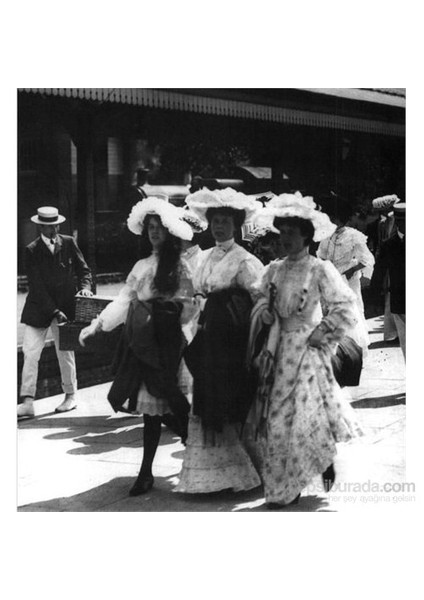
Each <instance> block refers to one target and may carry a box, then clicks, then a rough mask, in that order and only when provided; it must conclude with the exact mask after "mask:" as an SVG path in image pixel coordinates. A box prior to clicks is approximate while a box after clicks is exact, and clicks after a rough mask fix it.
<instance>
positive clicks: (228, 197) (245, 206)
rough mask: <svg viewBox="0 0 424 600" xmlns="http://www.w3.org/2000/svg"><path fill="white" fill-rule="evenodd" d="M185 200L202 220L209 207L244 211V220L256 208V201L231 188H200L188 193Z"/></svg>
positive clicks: (249, 216)
mask: <svg viewBox="0 0 424 600" xmlns="http://www.w3.org/2000/svg"><path fill="white" fill-rule="evenodd" d="M185 202H186V204H187V206H188V207H189V208H190V209H191V210H192V211H193V212H194V213H196V214H197V215H198V216H199V217H200V218H201V219H202V220H203V221H206V220H207V219H206V212H207V211H208V209H209V208H215V209H216V208H232V209H233V210H240V211H244V213H245V220H248V219H250V218H251V216H252V215H253V214H254V213H255V212H256V210H257V205H256V201H255V200H254V199H253V198H252V197H249V196H246V194H243V193H242V192H237V191H236V190H233V188H225V189H223V190H213V191H211V190H209V189H207V188H202V189H201V190H198V191H197V192H194V193H193V194H189V195H188V196H187V197H186V199H185Z"/></svg>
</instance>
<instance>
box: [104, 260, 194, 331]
mask: <svg viewBox="0 0 424 600" xmlns="http://www.w3.org/2000/svg"><path fill="white" fill-rule="evenodd" d="M158 262H159V258H158V255H157V254H156V253H153V254H151V255H150V256H149V257H148V258H143V259H141V260H139V261H137V262H136V263H135V265H134V266H133V268H132V270H131V272H130V273H129V275H128V277H127V280H126V282H125V285H124V287H123V288H122V289H121V290H120V292H119V294H118V296H117V297H116V298H115V300H113V301H112V302H111V303H110V304H108V305H107V306H106V308H105V309H104V310H103V311H102V312H101V313H100V315H99V319H100V321H101V324H102V329H103V331H111V330H112V329H115V327H117V326H118V325H121V324H122V323H124V322H125V320H126V318H127V314H128V308H129V305H130V303H131V301H132V300H134V299H135V298H138V299H139V300H151V299H153V298H158V297H161V298H163V297H164V295H163V294H159V293H158V292H157V291H156V290H155V289H154V287H153V279H154V277H155V274H156V270H157V266H158ZM181 264H182V271H181V275H180V285H179V288H178V290H177V292H176V293H175V294H172V296H171V295H169V296H168V298H172V299H173V300H179V301H181V302H183V305H184V308H183V312H182V314H181V323H182V324H184V323H187V322H188V321H189V320H190V319H191V318H192V317H193V315H194V314H195V312H196V310H197V308H196V307H195V305H194V304H193V294H194V290H193V284H192V275H191V270H190V267H189V266H188V264H187V262H186V261H184V260H183V259H181Z"/></svg>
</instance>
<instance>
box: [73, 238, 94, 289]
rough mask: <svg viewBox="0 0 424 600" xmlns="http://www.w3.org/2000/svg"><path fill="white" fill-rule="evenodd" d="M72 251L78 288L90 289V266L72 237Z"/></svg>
mask: <svg viewBox="0 0 424 600" xmlns="http://www.w3.org/2000/svg"><path fill="white" fill-rule="evenodd" d="M72 253H73V257H74V260H75V263H74V264H75V272H76V274H77V277H78V289H79V290H91V283H92V277H91V270H90V267H89V266H88V265H87V263H86V262H85V259H84V257H83V255H82V252H81V250H80V249H79V248H78V245H77V243H76V241H75V240H74V238H72Z"/></svg>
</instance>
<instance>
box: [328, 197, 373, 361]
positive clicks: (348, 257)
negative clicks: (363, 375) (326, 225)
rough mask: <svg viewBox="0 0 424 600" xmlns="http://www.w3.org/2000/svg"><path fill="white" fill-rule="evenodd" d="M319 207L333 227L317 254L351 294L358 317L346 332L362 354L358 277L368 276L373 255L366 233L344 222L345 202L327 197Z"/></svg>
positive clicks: (364, 332) (347, 209)
mask: <svg viewBox="0 0 424 600" xmlns="http://www.w3.org/2000/svg"><path fill="white" fill-rule="evenodd" d="M323 210H324V212H326V213H327V214H328V216H329V217H330V219H331V221H332V222H333V223H335V225H336V226H337V228H336V230H335V232H334V233H333V234H332V235H331V236H330V237H328V238H326V239H324V240H322V241H321V243H320V245H319V247H318V250H317V256H318V258H322V259H323V260H330V261H331V262H332V263H333V265H334V266H335V267H336V269H337V270H338V272H339V273H340V274H341V275H342V277H343V279H344V280H345V281H346V282H347V284H348V286H349V287H350V289H351V290H352V291H353V293H354V294H355V297H356V305H357V309H358V314H357V318H358V320H357V324H356V326H355V327H354V329H353V330H352V331H350V332H349V335H350V337H352V338H353V339H354V340H355V342H356V343H357V344H359V346H361V348H362V352H363V355H364V356H366V354H367V352H368V345H369V343H370V342H369V336H368V327H367V323H366V320H365V315H364V302H363V300H362V292H361V277H362V276H364V277H366V278H367V279H368V280H370V279H371V276H372V272H373V268H374V263H375V260H374V256H373V255H372V253H371V251H370V250H369V248H368V246H367V236H366V235H364V234H363V233H362V232H361V231H358V230H357V229H354V228H353V227H348V226H347V225H346V223H347V221H348V219H349V217H350V215H351V212H352V211H351V209H350V207H349V206H348V205H347V204H346V203H345V202H343V201H342V200H341V199H338V198H334V197H333V198H330V199H329V200H328V201H327V202H323Z"/></svg>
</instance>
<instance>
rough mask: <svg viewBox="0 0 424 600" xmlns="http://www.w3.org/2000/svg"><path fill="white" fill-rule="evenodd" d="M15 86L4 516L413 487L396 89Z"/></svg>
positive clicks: (382, 493)
mask: <svg viewBox="0 0 424 600" xmlns="http://www.w3.org/2000/svg"><path fill="white" fill-rule="evenodd" d="M17 96H18V100H17V109H18V261H17V264H18V322H17V330H18V403H17V418H18V465H17V467H18V473H17V475H18V511H22V512H49V511H54V512H215V511H216V512H222V511H227V512H238V511H241V512H261V511H270V510H272V511H284V512H323V511H324V512H346V511H347V512H351V511H355V510H357V509H358V507H360V508H361V509H366V510H368V511H374V510H376V509H377V510H378V509H379V507H380V506H381V505H385V504H393V505H394V504H397V503H405V504H407V503H412V502H414V501H415V484H414V482H411V481H408V478H407V476H406V468H405V422H406V412H405V411H406V379H405V358H406V333H405V331H406V315H405V313H406V310H405V296H406V295H405V239H406V238H405V223H406V206H407V202H406V196H405V193H406V186H405V109H406V89H405V88H213V89H211V88H209V89H207V88H182V89H178V88H172V89H169V88H18V89H17Z"/></svg>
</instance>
